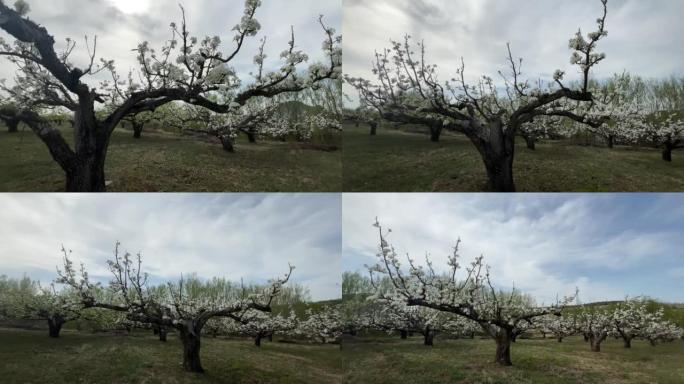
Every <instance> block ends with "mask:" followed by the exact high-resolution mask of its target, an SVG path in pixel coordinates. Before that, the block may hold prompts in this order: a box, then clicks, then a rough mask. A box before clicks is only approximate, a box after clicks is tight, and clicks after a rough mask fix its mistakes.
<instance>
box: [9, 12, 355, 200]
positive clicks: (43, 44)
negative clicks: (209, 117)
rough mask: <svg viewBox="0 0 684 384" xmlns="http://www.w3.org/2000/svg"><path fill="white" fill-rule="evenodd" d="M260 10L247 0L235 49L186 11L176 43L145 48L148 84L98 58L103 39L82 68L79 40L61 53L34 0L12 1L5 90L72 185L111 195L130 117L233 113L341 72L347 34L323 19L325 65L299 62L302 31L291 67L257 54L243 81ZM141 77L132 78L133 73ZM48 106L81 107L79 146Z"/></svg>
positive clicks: (288, 53) (141, 58)
mask: <svg viewBox="0 0 684 384" xmlns="http://www.w3.org/2000/svg"><path fill="white" fill-rule="evenodd" d="M260 6H261V1H260V0H245V7H244V13H243V15H242V17H241V21H240V23H238V24H237V25H236V26H235V27H234V28H233V31H234V37H233V42H234V47H233V48H230V49H227V50H225V49H223V48H222V47H221V39H220V38H219V37H217V36H215V37H206V38H204V39H201V40H200V39H197V38H196V37H192V36H191V35H190V32H189V31H188V30H187V25H186V22H185V12H184V11H183V21H182V23H181V24H180V25H178V24H176V23H172V24H171V33H172V39H171V40H170V41H168V42H167V43H166V44H165V45H164V46H163V47H162V48H161V49H160V51H156V50H154V49H153V48H151V47H150V45H149V43H148V42H143V43H140V44H139V45H138V47H137V49H136V52H137V59H138V63H139V67H138V69H137V71H136V75H137V76H136V78H140V81H138V82H133V81H127V80H126V79H125V78H122V76H121V75H119V74H118V73H117V70H116V66H115V64H114V61H113V60H104V59H101V60H100V61H99V62H97V61H96V55H97V50H96V49H97V39H93V40H92V41H87V40H86V45H87V46H88V48H89V49H88V51H89V58H90V59H89V61H88V63H86V65H85V66H81V67H78V66H76V64H75V63H73V62H72V61H71V59H70V56H71V54H72V52H73V51H74V48H75V44H76V43H75V42H74V41H73V40H71V39H67V40H66V47H65V48H64V50H61V51H59V50H58V49H57V48H56V46H55V39H54V37H53V36H51V35H50V34H49V32H48V31H47V29H45V27H42V26H40V25H39V24H37V23H36V22H34V21H33V20H31V19H29V18H28V17H27V16H26V14H27V13H28V11H29V8H28V6H27V4H26V2H25V1H23V0H21V1H18V2H17V3H16V4H15V7H14V8H12V7H9V6H8V5H7V4H5V2H4V1H2V2H0V28H2V29H3V30H4V31H5V32H7V33H8V34H9V35H11V36H12V37H14V38H15V39H16V42H15V43H14V44H10V43H9V42H7V41H5V40H4V39H1V40H0V56H4V57H7V59H8V60H10V61H11V62H12V63H14V64H16V65H17V66H18V71H17V76H16V79H17V84H16V86H14V87H5V90H6V91H7V92H9V93H10V94H11V96H12V97H13V99H14V100H16V101H17V105H18V106H20V107H21V108H25V110H24V111H23V113H22V117H23V118H24V119H25V121H26V122H27V124H28V125H29V126H30V127H31V129H32V131H33V132H34V133H35V134H36V135H37V136H38V137H39V138H40V139H41V140H42V141H43V142H44V143H45V145H46V146H47V147H48V149H49V150H50V153H51V154H52V157H53V158H54V160H55V161H56V162H57V163H58V164H59V165H60V166H61V167H62V169H63V170H64V172H65V174H66V190H67V191H72V192H99V191H104V190H105V173H104V163H105V159H106V155H107V149H108V147H109V142H110V137H111V134H112V132H113V131H114V129H115V127H116V126H117V125H118V124H119V123H120V122H121V121H122V119H124V118H125V117H127V116H129V115H135V114H137V113H139V112H143V111H153V110H155V109H156V108H158V107H160V106H162V105H164V104H167V103H169V102H171V101H174V100H179V101H183V102H186V103H190V104H195V105H199V106H201V107H204V108H207V109H209V110H212V111H214V112H216V113H230V112H231V111H235V110H237V109H239V108H241V107H242V106H244V105H245V104H246V103H247V102H248V101H249V100H250V99H253V98H257V97H265V98H270V97H274V96H276V95H279V94H281V93H285V92H297V91H301V90H304V89H307V88H309V87H311V86H314V85H315V84H316V83H318V82H320V81H322V80H325V79H329V78H335V77H338V76H339V74H340V71H341V55H342V53H341V52H342V51H341V47H340V44H341V37H339V36H335V31H334V30H333V29H332V28H329V27H327V26H325V25H324V24H323V22H322V18H321V25H322V26H323V29H324V31H325V41H324V48H323V49H324V53H325V55H326V62H325V63H314V64H311V65H310V66H309V68H308V70H307V71H305V72H304V73H302V71H300V70H299V67H300V65H301V64H303V63H304V62H306V61H307V60H308V56H307V55H306V54H305V53H304V52H302V51H299V50H297V49H296V45H295V40H294V32H293V33H292V38H291V40H290V43H289V46H288V48H287V49H286V50H285V51H283V53H282V54H281V58H282V61H283V65H282V66H281V67H280V68H278V69H277V70H275V71H268V70H266V67H265V65H264V62H265V61H264V60H265V55H264V53H263V48H262V50H261V51H260V52H259V54H258V55H257V57H255V59H254V63H255V67H256V70H255V71H254V73H255V76H254V79H253V80H252V81H251V83H249V84H243V81H241V79H240V78H239V77H238V75H237V74H236V72H235V70H234V69H233V68H232V67H231V66H230V64H231V63H232V62H233V60H234V59H235V58H236V57H237V56H238V55H239V54H240V52H241V50H242V47H243V44H244V42H245V40H246V39H247V38H249V37H252V36H255V35H256V34H257V33H258V32H259V30H260V28H261V26H260V24H259V22H258V21H257V19H256V18H255V16H256V12H257V9H258V8H259V7H260ZM264 41H265V40H264ZM262 47H263V44H262ZM224 51H227V52H225V53H224ZM101 72H102V73H110V74H111V80H110V81H106V82H102V83H101V84H100V85H98V86H93V85H92V84H91V83H92V76H93V75H96V74H98V73H101ZM132 77H133V76H132V75H131V74H129V79H132ZM87 80H91V82H88V81H87ZM244 83H247V82H244ZM226 90H232V91H234V97H232V98H231V99H230V100H225V102H216V101H212V99H211V95H212V94H213V93H214V92H216V91H226ZM107 102H113V103H114V104H115V106H116V107H115V108H114V109H113V110H112V111H111V112H110V113H108V114H107V115H106V116H103V117H98V116H97V114H96V112H97V110H98V106H99V105H101V104H105V103H107ZM48 106H49V107H60V108H64V109H67V110H69V111H71V112H72V113H73V115H74V147H73V148H72V147H71V146H70V145H69V144H68V143H67V141H66V140H64V138H63V137H62V135H61V133H60V132H59V131H58V130H57V129H55V128H54V127H53V126H51V125H50V124H49V122H48V121H46V120H45V119H43V118H41V116H40V115H39V114H38V113H36V112H34V111H33V109H34V108H41V107H48Z"/></svg>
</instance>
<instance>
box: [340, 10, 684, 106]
mask: <svg viewBox="0 0 684 384" xmlns="http://www.w3.org/2000/svg"><path fill="white" fill-rule="evenodd" d="M601 11H602V6H601V3H600V1H599V0H573V1H568V0H524V1H518V0H373V1H367V0H344V25H343V32H344V38H345V45H344V71H345V73H347V74H349V75H351V76H355V77H365V78H367V79H372V76H371V73H370V68H371V66H370V64H371V61H372V58H373V53H374V51H375V50H378V51H381V50H382V49H383V48H386V47H389V40H390V39H393V40H401V39H403V36H404V35H405V34H407V33H408V34H410V35H412V36H413V37H414V39H415V40H417V41H419V40H425V43H426V45H427V49H428V54H427V58H428V60H429V61H430V62H432V63H436V64H438V65H439V67H440V70H439V73H440V74H441V76H440V78H441V79H442V80H446V79H450V78H452V77H453V76H454V74H455V69H456V68H458V67H459V66H460V58H461V57H463V58H464V59H465V63H466V75H467V76H466V77H467V78H468V79H471V80H472V79H475V78H478V77H479V76H482V75H488V76H490V77H492V78H497V77H498V72H497V71H498V70H502V69H503V70H506V69H507V67H506V55H507V51H506V43H507V42H510V43H511V48H512V50H513V54H514V56H515V57H522V58H524V63H523V74H524V75H525V76H526V77H528V78H530V79H534V80H536V79H539V78H542V79H549V80H550V79H551V77H552V74H553V72H554V71H555V70H556V69H562V70H566V72H567V74H568V76H567V77H566V79H567V80H570V79H576V78H578V77H577V76H576V75H575V74H576V73H577V70H576V69H574V68H572V66H570V63H569V58H570V54H571V52H570V50H569V49H568V40H569V39H570V38H571V37H572V35H573V34H574V33H575V32H577V29H578V28H582V30H583V31H584V32H585V33H586V32H589V31H593V30H595V28H596V22H595V21H596V19H597V18H598V17H599V16H601ZM683 14H684V1H681V0H657V1H643V0H609V2H608V20H607V24H606V28H607V30H608V37H607V38H606V39H605V40H603V41H602V42H601V43H600V46H599V51H600V52H605V53H606V54H607V59H606V61H604V62H603V63H601V65H600V66H599V67H598V68H597V69H596V71H595V75H596V76H598V77H608V76H610V75H611V74H613V73H618V72H622V71H624V70H627V71H630V72H633V73H638V74H640V75H642V76H645V77H663V76H670V75H673V74H678V75H684V66H682V62H684V50H682V49H681V36H684V23H682V22H681V17H682V15H683ZM346 92H347V93H348V94H349V96H355V95H354V92H353V91H352V90H350V89H349V88H347V89H346Z"/></svg>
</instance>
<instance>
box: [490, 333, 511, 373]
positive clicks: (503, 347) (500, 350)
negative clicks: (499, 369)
mask: <svg viewBox="0 0 684 384" xmlns="http://www.w3.org/2000/svg"><path fill="white" fill-rule="evenodd" d="M511 340H513V332H512V331H511V330H508V329H503V328H502V329H500V330H499V332H497V333H496V335H495V337H494V341H496V355H495V357H494V362H496V363H497V364H499V365H504V366H510V365H513V362H512V361H511Z"/></svg>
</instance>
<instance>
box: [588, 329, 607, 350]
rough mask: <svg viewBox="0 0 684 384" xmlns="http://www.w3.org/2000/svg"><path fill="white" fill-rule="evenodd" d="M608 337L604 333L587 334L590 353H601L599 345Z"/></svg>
mask: <svg viewBox="0 0 684 384" xmlns="http://www.w3.org/2000/svg"><path fill="white" fill-rule="evenodd" d="M606 337H608V335H607V334H604V333H598V334H594V333H590V334H589V344H590V345H591V351H592V352H601V343H602V342H603V341H604V340H605V339H606Z"/></svg>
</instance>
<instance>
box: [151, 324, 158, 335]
mask: <svg viewBox="0 0 684 384" xmlns="http://www.w3.org/2000/svg"><path fill="white" fill-rule="evenodd" d="M152 334H153V335H155V336H157V335H158V334H159V326H158V325H153V326H152Z"/></svg>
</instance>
